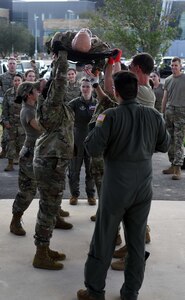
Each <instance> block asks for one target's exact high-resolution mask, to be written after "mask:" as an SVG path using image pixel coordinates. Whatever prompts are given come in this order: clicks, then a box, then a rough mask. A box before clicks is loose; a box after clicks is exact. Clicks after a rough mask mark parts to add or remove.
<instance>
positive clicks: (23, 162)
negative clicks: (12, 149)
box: [12, 83, 40, 215]
mask: <svg viewBox="0 0 185 300" xmlns="http://www.w3.org/2000/svg"><path fill="white" fill-rule="evenodd" d="M23 85H24V83H23V84H21V85H20V86H19V88H21V86H22V87H24V86H23ZM30 85H33V83H30ZM25 88H26V86H25ZM34 118H35V107H34V106H33V107H32V106H30V105H28V104H27V103H26V102H24V103H23V104H22V109H21V113H20V120H21V124H22V126H23V128H24V130H25V133H26V138H25V141H24V145H23V147H22V149H21V151H20V159H19V178H18V183H19V192H18V193H17V195H16V197H15V201H14V203H13V209H12V213H13V215H14V214H16V213H19V212H20V213H23V212H24V211H25V210H26V209H27V208H28V207H29V205H30V203H31V202H32V200H33V198H34V196H35V194H36V191H37V184H36V180H35V176H34V172H33V153H34V146H35V141H36V139H37V138H38V137H39V135H40V132H39V131H38V130H36V129H34V128H33V127H32V126H31V125H30V121H31V120H32V119H34Z"/></svg>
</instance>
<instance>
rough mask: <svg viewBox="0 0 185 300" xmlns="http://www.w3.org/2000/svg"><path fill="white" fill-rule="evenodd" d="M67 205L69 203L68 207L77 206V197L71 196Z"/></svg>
mask: <svg viewBox="0 0 185 300" xmlns="http://www.w3.org/2000/svg"><path fill="white" fill-rule="evenodd" d="M69 203H70V205H77V204H78V197H76V196H71V198H70V199H69Z"/></svg>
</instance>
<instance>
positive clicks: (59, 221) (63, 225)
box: [55, 215, 73, 230]
mask: <svg viewBox="0 0 185 300" xmlns="http://www.w3.org/2000/svg"><path fill="white" fill-rule="evenodd" d="M55 228H56V229H66V230H67V229H71V228H73V225H72V224H71V223H67V222H66V221H65V220H64V218H62V217H60V216H59V215H57V217H56V224H55Z"/></svg>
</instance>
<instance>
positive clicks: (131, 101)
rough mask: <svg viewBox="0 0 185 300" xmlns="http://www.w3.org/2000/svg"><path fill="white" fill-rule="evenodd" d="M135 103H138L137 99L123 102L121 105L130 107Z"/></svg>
mask: <svg viewBox="0 0 185 300" xmlns="http://www.w3.org/2000/svg"><path fill="white" fill-rule="evenodd" d="M133 103H138V101H137V99H136V98H134V99H129V100H123V102H122V103H120V105H129V104H133Z"/></svg>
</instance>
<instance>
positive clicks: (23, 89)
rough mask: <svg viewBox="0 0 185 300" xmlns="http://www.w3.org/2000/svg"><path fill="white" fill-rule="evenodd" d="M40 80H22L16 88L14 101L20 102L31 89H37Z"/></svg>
mask: <svg viewBox="0 0 185 300" xmlns="http://www.w3.org/2000/svg"><path fill="white" fill-rule="evenodd" d="M39 87H40V80H38V81H36V82H30V81H24V82H23V83H21V84H20V85H19V86H18V88H17V94H16V99H15V102H16V103H21V102H22V100H23V99H24V97H25V96H27V95H28V94H30V93H31V91H32V90H33V89H37V90H38V89H39Z"/></svg>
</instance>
